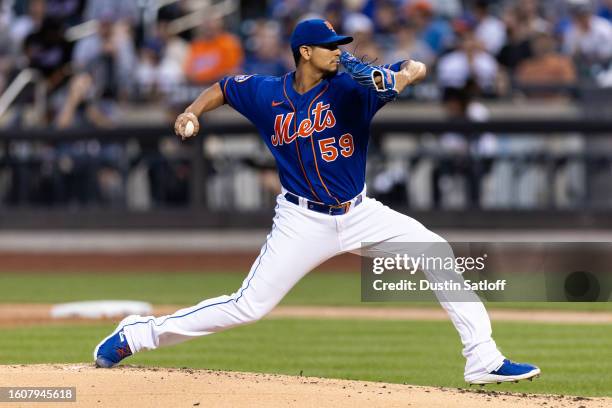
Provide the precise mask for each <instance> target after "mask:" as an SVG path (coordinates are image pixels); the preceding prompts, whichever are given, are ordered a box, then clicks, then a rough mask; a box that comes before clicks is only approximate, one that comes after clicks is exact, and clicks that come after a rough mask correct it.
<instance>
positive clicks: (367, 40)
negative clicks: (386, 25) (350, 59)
mask: <svg viewBox="0 0 612 408" xmlns="http://www.w3.org/2000/svg"><path fill="white" fill-rule="evenodd" d="M342 31H343V32H344V33H345V34H346V35H350V36H352V37H353V39H354V41H353V43H351V44H350V45H348V48H349V50H351V51H353V52H354V53H355V54H356V55H357V56H358V57H360V58H363V59H364V60H366V61H368V62H373V63H376V62H377V61H379V60H381V58H382V55H383V52H384V51H385V50H384V49H383V47H382V45H383V44H380V43H376V42H375V40H374V23H373V22H372V20H370V18H369V17H368V16H366V15H365V14H361V13H356V12H355V13H350V14H348V15H347V16H346V19H345V20H344V26H343V30H342ZM389 45H390V44H389ZM351 47H352V48H351ZM379 63H380V62H379Z"/></svg>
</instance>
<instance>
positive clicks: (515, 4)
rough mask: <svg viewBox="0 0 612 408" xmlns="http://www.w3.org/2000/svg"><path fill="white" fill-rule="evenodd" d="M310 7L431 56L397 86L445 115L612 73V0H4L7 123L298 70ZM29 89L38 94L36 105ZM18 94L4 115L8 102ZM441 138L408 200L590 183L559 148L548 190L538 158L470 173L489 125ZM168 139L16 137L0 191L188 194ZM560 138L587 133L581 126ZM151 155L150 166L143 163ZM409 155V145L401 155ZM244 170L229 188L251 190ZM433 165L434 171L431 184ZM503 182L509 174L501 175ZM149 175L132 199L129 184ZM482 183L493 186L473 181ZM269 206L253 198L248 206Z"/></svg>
mask: <svg viewBox="0 0 612 408" xmlns="http://www.w3.org/2000/svg"><path fill="white" fill-rule="evenodd" d="M310 17H323V18H325V19H327V20H329V21H330V22H331V23H332V24H333V25H334V26H335V27H336V29H337V31H338V32H342V33H344V34H348V35H352V36H353V37H354V38H355V41H354V43H353V44H350V45H349V46H348V48H349V50H350V51H353V52H354V53H355V54H357V55H359V56H362V57H364V58H366V59H367V60H369V61H380V62H392V61H396V60H401V59H406V58H412V59H416V60H420V61H423V62H425V63H426V64H427V65H428V67H429V72H430V75H429V77H428V80H427V82H426V83H425V84H424V85H422V86H420V87H418V88H417V89H418V90H419V92H418V93H417V92H413V91H412V90H409V91H408V93H406V94H405V95H403V96H402V98H403V99H407V100H414V99H416V100H420V101H428V102H429V103H437V101H441V102H442V103H443V106H444V112H445V113H446V115H447V116H449V117H461V118H464V117H469V118H471V119H473V120H486V118H487V117H488V113H487V109H486V108H485V107H484V105H481V104H477V103H472V102H473V101H474V100H476V99H480V100H487V99H488V100H511V99H513V98H514V97H516V96H517V95H518V96H520V97H521V98H527V99H529V98H533V100H536V101H540V102H541V101H544V102H543V103H547V102H551V101H570V102H571V101H572V100H573V99H574V98H576V96H577V95H579V94H580V92H581V91H580V90H581V89H605V88H607V87H612V0H543V1H536V0H490V1H486V0H471V1H467V0H466V1H460V0H310V1H309V0H268V1H248V2H247V1H242V2H238V1H235V0H234V1H232V0H222V1H213V0H179V1H173V0H139V1H126V0H0V95H2V97H0V127H3V128H4V129H9V130H13V129H17V128H20V127H29V126H37V127H41V126H42V127H47V128H50V129H66V128H75V129H83V128H85V127H96V128H103V129H104V128H113V127H117V126H119V127H120V126H121V125H122V123H123V122H122V120H123V115H124V114H125V112H127V111H129V107H130V106H138V105H144V106H163V107H164V111H165V115H167V122H168V123H172V121H173V119H174V115H175V114H176V113H177V112H179V111H181V110H182V109H183V108H184V106H185V105H186V104H187V103H189V102H190V101H191V100H192V99H193V98H195V97H196V96H197V94H198V93H199V92H200V91H201V90H202V89H203V88H204V87H205V86H207V85H209V84H211V83H214V82H215V81H217V80H219V79H220V78H222V77H223V76H225V75H232V74H238V73H258V74H268V75H281V74H283V73H285V72H287V71H290V70H292V69H293V68H294V66H293V59H292V56H291V53H290V50H289V46H288V40H289V37H290V33H291V30H292V28H293V27H294V25H295V23H296V22H297V21H299V20H300V19H304V18H310ZM26 74H27V75H26ZM26 83H28V84H29V85H28V86H25V84H26ZM19 86H22V87H23V92H18V91H20V90H21V89H20V88H19ZM39 91H40V92H39ZM41 95H42V96H41ZM32 102H35V105H38V108H37V109H34V110H33V111H32V110H31V109H29V107H30V106H31V104H32ZM536 103H539V102H536ZM9 106H10V110H11V114H10V115H3V114H5V113H6V112H7V111H8V110H9ZM2 116H4V117H5V118H4V119H2ZM143 123H144V124H146V123H147V122H146V119H144V120H143ZM441 136H442V137H441V140H442V142H441V143H442V145H443V146H445V148H446V151H448V152H450V153H451V154H454V155H455V157H454V158H452V159H449V160H447V161H446V162H445V161H444V160H442V161H439V162H437V164H435V165H434V164H432V162H429V163H428V162H427V161H426V160H425V161H423V160H421V161H420V162H419V163H417V165H416V166H413V168H412V170H411V176H410V181H409V182H408V183H407V185H405V186H404V187H403V188H404V190H405V191H404V193H402V194H403V195H408V196H412V197H413V199H414V200H419V199H420V198H419V196H420V197H423V196H428V197H430V198H428V199H427V200H425V202H421V204H419V203H418V201H417V202H413V203H412V204H413V205H415V203H416V205H417V206H418V207H420V208H431V207H435V206H442V207H445V206H446V207H450V208H467V207H469V206H471V205H481V206H482V205H485V206H486V205H487V203H489V204H488V205H489V206H491V207H513V206H519V207H526V208H531V207H534V208H535V207H538V206H546V205H549V204H550V202H549V201H550V200H548V199H542V198H541V197H542V195H546V196H550V195H551V194H553V195H554V194H557V193H558V194H560V196H562V197H566V196H567V195H568V193H567V191H569V190H572V191H574V192H576V191H578V193H574V196H575V197H574V198H573V199H572V198H567V197H566V198H561V199H560V201H561V202H563V203H565V204H563V205H571V204H572V203H576V202H578V201H580V200H581V199H582V197H583V196H584V186H583V185H582V184H583V181H584V168H583V167H581V165H580V164H578V162H576V161H571V160H570V161H567V160H566V161H565V164H567V166H565V167H564V169H563V173H562V174H561V177H562V178H563V180H565V181H563V183H565V184H563V185H564V186H565V187H563V188H562V190H563V191H562V192H560V193H559V192H557V193H554V192H553V193H547V194H544V193H543V192H542V191H541V189H542V188H544V187H545V186H546V185H547V184H550V180H548V179H547V178H546V176H545V173H546V171H547V170H546V169H542V168H540V169H539V170H538V168H537V165H536V166H535V167H534V166H523V165H524V164H525V163H524V162H521V163H522V164H521V163H519V164H517V163H510V162H509V161H506V162H504V161H503V160H500V161H498V162H495V163H493V164H491V163H489V165H488V166H489V170H486V171H484V170H482V168H480V167H478V166H480V165H479V164H478V165H477V166H476V167H478V168H479V169H480V170H478V172H480V173H483V174H484V173H488V172H489V171H490V168H491V166H493V167H495V169H494V171H493V173H494V174H496V175H495V176H494V177H493V179H492V180H488V181H487V180H486V179H483V174H480V175H478V176H475V175H474V172H475V171H474V168H475V166H474V163H468V162H467V161H466V156H465V155H466V154H467V153H466V152H468V153H469V152H473V151H475V150H476V151H482V149H484V150H487V143H488V142H487V141H491V140H493V139H494V137H495V136H494V135H490V134H489V135H482V137H481V138H480V141H479V142H478V144H477V145H475V146H468V145H467V144H466V142H465V139H463V136H462V135H453V134H445V135H441ZM577 140H578V142H577ZM173 143H174V144H175V143H176V141H174V142H168V143H163V144H160V146H159V149H157V151H156V152H155V153H154V154H153V155H148V156H147V155H144V156H143V155H142V154H140V153H134V152H135V151H136V152H140V151H141V150H142V149H140V148H139V147H138V146H137V147H134V148H132V147H133V146H131V145H126V144H121V143H100V142H99V141H89V142H72V143H63V144H55V145H53V146H52V147H51V146H48V145H45V144H44V143H43V144H42V145H41V144H38V145H36V146H34V145H32V144H30V143H29V142H21V143H13V144H11V145H10V146H8V147H6V149H5V153H7V152H8V153H7V154H3V157H4V158H5V159H6V157H7V156H9V153H10V156H11V158H10V160H8V161H7V163H8V164H7V163H5V164H6V167H5V169H6V171H5V172H4V173H2V171H0V197H2V201H3V202H5V203H9V204H22V203H38V204H40V203H42V204H45V203H47V204H49V203H50V204H55V203H65V202H73V201H76V202H78V203H81V204H83V203H85V204H86V203H91V202H95V203H111V204H113V203H117V204H118V205H124V204H125V203H126V200H127V201H128V205H130V202H133V205H132V207H139V208H148V207H150V206H151V205H153V204H152V203H165V204H169V203H170V204H172V203H180V204H185V203H186V202H187V201H188V200H189V197H188V196H189V191H188V190H189V187H188V181H187V179H188V178H189V173H190V169H189V165H188V163H187V161H186V160H184V152H181V150H180V148H179V147H176V146H175V145H174V144H173ZM564 143H565V144H568V143H569V145H576V143H577V144H578V145H579V146H582V144H581V142H580V140H579V138H578V139H576V138H574V139H571V140H570V141H569V142H564ZM234 146H236V145H234ZM521 146H522V147H521V148H520V149H519V151H531V152H538V151H542V149H544V150H545V149H546V143H545V142H543V141H542V140H538V139H533V140H531V141H528V142H527V144H525V143H523V144H522V145H521ZM538 149H540V150H538ZM238 150H239V149H238ZM417 150H418V149H417ZM421 150H422V149H421ZM434 150H435V149H434ZM489 150H490V151H491V152H492V153H491V154H493V153H495V151H497V150H496V148H495V149H492V150H491V149H489ZM580 151H581V150H580V149H579V150H578V152H580ZM573 152H574V153H576V152H577V151H576V150H574V151H573ZM485 156H486V153H485ZM31 157H37V158H38V159H37V163H38V164H37V167H36V168H35V169H33V168H32V166H29V165H28V164H27V160H26V159H28V158H31ZM92 157H96V160H97V161H98V164H97V165H96V166H95V167H92V166H91V158H92ZM20 159H21V160H20ZM398 160H399V161H398ZM521 160H522V159H521ZM526 160H531V159H529V158H528V159H526ZM5 161H6V160H5ZM143 161H144V162H146V170H143V168H141V167H139V165H140V164H141V163H143ZM401 161H403V162H405V158H403V159H401V158H398V159H397V160H396V162H398V163H399V162H401ZM392 162H393V160H391V162H387V164H386V165H385V166H382V167H380V168H379V169H378V170H380V172H379V174H378V175H372V177H371V178H370V181H372V183H371V186H372V187H373V188H374V190H379V191H381V192H392V190H393V188H392V185H394V183H395V181H397V180H399V179H402V178H403V177H405V173H406V171H405V169H404V170H402V171H399V172H398V171H396V170H394V169H395V167H394V165H393V163H392ZM389 163H391V164H389ZM608 165H609V164H605V166H608ZM218 166H219V164H218V163H217V167H218ZM419 166H420V167H419ZM517 166H522V167H521V168H522V169H523V170H522V173H521V176H520V177H519V178H518V179H517V178H516V177H514V176H512V173H516V171H517V170H516V169H517ZM264 167H269V165H268V164H266V165H264ZM400 167H401V165H400ZM373 168H374V169H375V170H376V169H377V167H376V160H374V165H373ZM419 169H421V170H419ZM567 169H569V170H567ZM572 169H573V170H572ZM0 170H2V169H0ZM217 170H219V171H218V173H219V175H220V177H218V178H217V179H212V180H211V183H210V185H208V186H207V188H209V189H210V192H212V193H214V194H209V196H211V197H220V196H221V197H224V196H227V194H222V193H223V191H222V190H223V188H227V187H222V186H223V185H227V183H222V181H223V180H222V178H223V177H224V175H227V173H228V171H227V170H224V169H217ZM378 170H376V171H378ZM213 171H215V169H213ZM419 171H420V173H419ZM3 174H4V175H3ZM58 174H59V176H58ZM398 174H399V175H398ZM419 174H421V175H419ZM436 174H437V176H436ZM445 174H446V176H445ZM249 177H251V176H248V175H247V178H246V179H245V180H246V181H243V182H240V181H238V182H237V183H238V184H235V189H238V190H241V189H242V191H244V188H245V186H247V185H248V184H249V181H248V180H250V179H249ZM266 177H267V176H266ZM436 177H437V179H436ZM445 177H446V178H445ZM513 177H514V181H513V182H512V181H509V180H510V179H511V178H513ZM555 177H556V176H555ZM432 179H436V180H437V181H435V180H434V182H433V187H432V186H431V185H432V181H431V180H432ZM3 180H4V181H3ZM138 180H139V181H138ZM394 180H395V181H394ZM568 180H569V181H568ZM506 182H507V183H510V184H512V183H514V186H513V187H508V186H507V187H505V188H503V189H501V187H499V184H500V183H501V184H503V183H506ZM130 183H131V184H130ZM262 183H263V184H266V183H268V182H265V181H264V182H262ZM487 183H488V184H487ZM568 183H570V184H571V186H570V187H568V185H569V184H568ZM268 184H270V185H271V186H273V185H274V183H273V182H270V183H268ZM144 185H147V186H148V187H146V188H145V190H146V191H145V192H142V194H136V195H137V198H135V199H134V198H133V197H132V198H130V197H126V194H132V195H133V194H134V191H140V190H143V188H144V187H143V186H144ZM476 185H477V186H478V188H476V187H474V186H476ZM487 185H488V187H486V186H487ZM130 186H131V187H130ZM445 186H446V187H445ZM549 187H550V186H549ZM445 188H446V189H447V190H448V191H447V192H446V193H445V192H444V189H445ZM555 188H556V187H554V186H553V187H552V189H553V190H554V189H555ZM139 189H140V190H139ZM270 189H271V190H273V189H274V188H273V187H271V188H270ZM483 189H484V190H487V189H488V190H491V191H489V193H488V194H481V193H480V192H478V191H480V190H483ZM521 189H522V190H521ZM413 190H414V191H413ZM424 190H426V191H429V192H430V193H429V194H423V193H422V192H423V191H424ZM477 190H478V191H477ZM497 190H499V191H497ZM557 190H558V189H557ZM521 191H523V193H522V194H520V195H518V196H517V194H516V193H517V192H521ZM419 192H420V193H419ZM417 193H418V194H417ZM570 195H571V194H570ZM576 195H578V196H580V197H578V198H576ZM144 196H148V197H149V198H148V199H143V198H142V197H144ZM138 197H141V198H138ZM134 200H135V201H134ZM138 200H140V202H141V204H138ZM143 200H144V201H143ZM487 200H488V201H487ZM513 200H514V201H513ZM517 200H523V201H525V200H526V202H519V201H517ZM421 201H422V200H421ZM142 202H144V204H142ZM444 203H446V204H444ZM567 203H569V204H567ZM212 204H214V205H215V206H217V207H219V208H224V207H225V206H226V205H227V203H224V202H217V203H212ZM260 205H261V202H260V200H255V202H254V203H251V204H249V202H247V203H246V204H245V208H247V209H248V208H257V207H258V206H260Z"/></svg>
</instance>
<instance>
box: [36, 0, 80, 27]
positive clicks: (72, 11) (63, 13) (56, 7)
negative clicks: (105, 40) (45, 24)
mask: <svg viewBox="0 0 612 408" xmlns="http://www.w3.org/2000/svg"><path fill="white" fill-rule="evenodd" d="M29 1H30V0H29ZM86 1H87V0H45V3H46V4H45V8H46V13H47V17H52V18H56V19H58V20H61V21H62V23H63V24H64V26H65V27H71V26H73V25H76V24H79V23H80V22H81V21H82V15H83V9H84V8H85V2H86ZM90 1H91V0H90Z"/></svg>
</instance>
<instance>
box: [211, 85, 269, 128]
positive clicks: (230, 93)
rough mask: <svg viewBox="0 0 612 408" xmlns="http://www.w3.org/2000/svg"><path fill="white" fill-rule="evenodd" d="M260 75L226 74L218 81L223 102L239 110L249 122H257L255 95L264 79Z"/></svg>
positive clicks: (256, 95)
mask: <svg viewBox="0 0 612 408" xmlns="http://www.w3.org/2000/svg"><path fill="white" fill-rule="evenodd" d="M265 78H266V77H265V76H261V75H235V76H226V77H224V78H223V79H221V80H220V81H219V85H220V86H221V90H222V91H223V97H224V98H225V103H227V104H228V105H229V106H231V107H232V108H234V109H235V110H237V111H238V112H240V113H241V114H242V115H243V116H244V117H246V118H247V119H249V120H250V121H251V122H253V123H255V122H257V117H258V114H259V112H258V106H259V104H258V103H257V97H258V91H259V88H260V85H261V83H262V82H263V80H264V79H265Z"/></svg>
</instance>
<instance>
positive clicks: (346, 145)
mask: <svg viewBox="0 0 612 408" xmlns="http://www.w3.org/2000/svg"><path fill="white" fill-rule="evenodd" d="M334 143H336V138H335V137H328V138H326V139H321V140H319V149H320V150H321V157H322V158H323V160H325V161H326V162H333V161H334V160H336V159H337V158H338V148H337V147H336V146H334ZM338 144H339V145H340V154H341V155H342V156H344V157H351V156H352V155H353V152H354V151H355V145H354V144H353V136H351V134H350V133H345V134H343V135H342V136H340V139H339V140H338Z"/></svg>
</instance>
